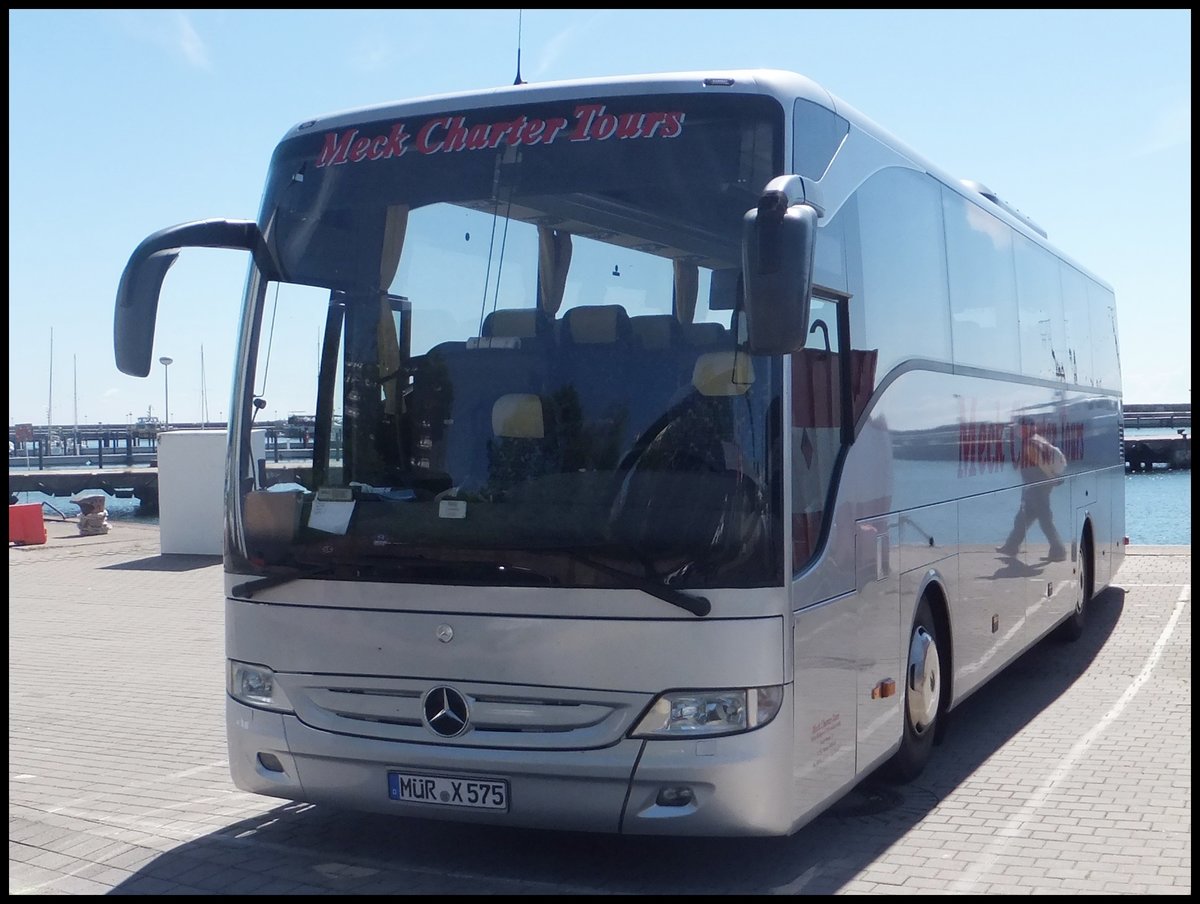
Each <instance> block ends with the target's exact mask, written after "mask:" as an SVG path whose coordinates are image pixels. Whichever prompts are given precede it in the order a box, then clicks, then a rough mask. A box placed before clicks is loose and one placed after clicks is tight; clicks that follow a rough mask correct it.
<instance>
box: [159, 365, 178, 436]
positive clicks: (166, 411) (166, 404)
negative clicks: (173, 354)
mask: <svg viewBox="0 0 1200 904" xmlns="http://www.w3.org/2000/svg"><path fill="white" fill-rule="evenodd" d="M174 360H175V359H174V358H168V357H166V356H165V355H164V356H163V357H161V358H159V359H158V363H159V364H161V365H162V366H163V427H169V426H170V425H171V392H170V387H169V384H168V382H167V368H168V367H170V366H171V364H172V362H173V361H174Z"/></svg>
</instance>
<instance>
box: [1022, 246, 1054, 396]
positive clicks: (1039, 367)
mask: <svg viewBox="0 0 1200 904" xmlns="http://www.w3.org/2000/svg"><path fill="white" fill-rule="evenodd" d="M1015 251H1016V261H1017V299H1018V303H1019V311H1018V316H1019V318H1020V328H1021V373H1023V374H1027V375H1029V376H1031V377H1041V378H1042V379H1044V380H1055V379H1059V380H1061V379H1065V377H1066V360H1067V350H1066V337H1065V335H1064V332H1063V304H1062V280H1061V277H1060V275H1059V262H1058V260H1057V258H1055V257H1054V256H1053V255H1052V254H1050V252H1048V251H1047V250H1046V249H1044V248H1042V247H1041V246H1040V245H1037V244H1035V243H1034V242H1032V241H1030V240H1029V239H1027V238H1025V237H1024V236H1022V235H1018V236H1016V244H1015Z"/></svg>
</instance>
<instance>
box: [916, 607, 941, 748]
mask: <svg viewBox="0 0 1200 904" xmlns="http://www.w3.org/2000/svg"><path fill="white" fill-rule="evenodd" d="M941 685H942V675H941V660H940V659H939V657H938V651H937V644H936V643H934V640H933V636H932V635H931V634H930V633H929V632H928V631H926V630H925V628H923V627H919V626H918V627H917V629H916V630H915V631H913V637H912V645H911V646H910V647H909V650H908V694H907V697H908V720H909V722H910V723H911V724H912V727H913V730H914V731H915V732H916V733H917V734H923V733H924V732H925V731H926V729H928V728H929V726H930V725H932V724H933V720H934V719H935V718H936V717H937V711H938V699H939V697H940V695H941Z"/></svg>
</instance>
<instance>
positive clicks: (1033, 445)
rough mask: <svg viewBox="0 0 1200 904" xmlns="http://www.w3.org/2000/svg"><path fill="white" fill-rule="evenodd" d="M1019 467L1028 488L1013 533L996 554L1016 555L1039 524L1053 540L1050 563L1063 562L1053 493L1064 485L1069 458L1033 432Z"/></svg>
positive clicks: (1020, 459)
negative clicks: (1054, 514) (1052, 506)
mask: <svg viewBox="0 0 1200 904" xmlns="http://www.w3.org/2000/svg"><path fill="white" fill-rule="evenodd" d="M1017 465H1018V466H1019V467H1020V468H1021V476H1022V478H1023V479H1024V481H1025V487H1024V489H1023V490H1022V491H1021V506H1020V508H1018V509H1017V515H1016V518H1014V519H1013V526H1012V531H1011V532H1010V533H1009V535H1008V539H1007V540H1005V541H1004V545H1003V546H998V547H996V551H997V552H999V553H1002V554H1004V555H1006V556H1015V555H1016V554H1017V552H1018V551H1019V550H1020V548H1021V542H1022V541H1023V540H1024V539H1025V532H1026V531H1027V530H1028V529H1029V526H1030V525H1031V524H1033V523H1034V522H1036V523H1037V524H1038V525H1039V526H1040V527H1041V529H1042V533H1044V534H1045V535H1046V539H1047V540H1049V541H1050V550H1049V557H1050V559H1051V561H1054V562H1061V561H1062V560H1063V559H1065V558H1066V556H1067V550H1066V547H1065V546H1064V545H1063V542H1062V538H1061V537H1060V536H1059V535H1058V530H1057V528H1055V526H1054V517H1053V514H1052V513H1051V511H1050V493H1051V492H1052V491H1053V490H1054V488H1055V487H1056V486H1058V485H1059V484H1060V483H1062V482H1063V478H1062V475H1063V473H1064V472H1065V471H1066V470H1067V459H1066V456H1065V455H1063V453H1062V450H1061V449H1059V448H1058V447H1057V446H1055V445H1054V444H1053V443H1051V442H1050V441H1049V440H1047V439H1046V438H1045V437H1043V436H1041V435H1040V434H1037V433H1033V432H1032V431H1030V432H1029V433H1027V434H1026V435H1025V439H1024V440H1023V442H1022V446H1021V450H1020V452H1019V459H1018V461H1017Z"/></svg>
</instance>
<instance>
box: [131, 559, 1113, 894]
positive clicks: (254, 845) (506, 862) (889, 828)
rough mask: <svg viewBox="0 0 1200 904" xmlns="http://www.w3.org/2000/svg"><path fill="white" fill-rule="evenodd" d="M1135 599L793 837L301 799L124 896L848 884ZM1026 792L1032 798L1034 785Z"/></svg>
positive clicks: (965, 711) (159, 863) (1005, 682)
mask: <svg viewBox="0 0 1200 904" xmlns="http://www.w3.org/2000/svg"><path fill="white" fill-rule="evenodd" d="M151 561H152V560H151ZM136 564H137V563H131V564H129V565H126V566H123V567H132V566H133V565H136ZM1124 608H1125V591H1124V590H1123V589H1121V588H1119V587H1109V588H1107V589H1106V590H1104V591H1102V592H1100V593H1099V594H1097V595H1096V597H1095V599H1094V600H1093V602H1092V604H1091V606H1090V608H1089V611H1088V622H1087V626H1086V628H1085V630H1084V633H1083V636H1082V637H1081V638H1080V639H1079V640H1078V641H1076V642H1075V643H1070V644H1067V643H1062V642H1060V641H1057V640H1055V639H1053V638H1048V639H1046V640H1044V641H1042V642H1041V643H1039V644H1038V645H1036V646H1035V647H1033V648H1032V649H1030V650H1029V651H1027V652H1026V653H1024V654H1023V655H1022V656H1020V657H1019V658H1018V659H1016V660H1014V661H1013V662H1012V663H1011V664H1010V665H1009V666H1008V667H1007V668H1006V669H1005V670H1004V671H1003V672H1002V673H1000V675H999V676H998V677H997V679H996V680H994V681H992V682H989V683H988V684H986V685H985V686H984V687H983V688H981V689H980V690H979V691H978V692H977V693H975V694H974V695H972V696H971V697H970V698H969V699H967V700H966V701H964V702H963V703H962V705H961V706H960V707H959V708H958V709H957V710H955V711H954V713H953V714H952V716H951V719H950V722H949V725H948V730H947V732H946V735H945V737H944V739H943V741H942V742H941V743H940V744H939V745H938V746H937V747H936V748H935V751H934V755H933V759H932V760H931V762H930V764H929V766H928V767H927V768H926V769H925V771H924V773H923V774H922V775H921V776H920V778H918V779H917V780H916V781H915V782H912V783H911V784H907V785H894V784H888V783H886V782H885V781H884V780H882V779H880V778H878V777H876V776H869V777H868V778H867V779H866V780H865V781H863V782H862V783H861V784H860V785H859V786H858V787H857V788H855V789H854V790H853V791H851V792H850V793H849V794H848V795H846V796H845V797H844V798H843V799H842V800H841V801H839V802H838V803H837V804H835V805H834V806H833V807H831V808H830V809H829V810H827V811H826V812H825V813H824V814H822V815H821V816H818V817H817V818H816V819H814V820H813V821H812V822H810V823H809V824H808V825H806V826H804V827H803V828H801V829H800V830H799V831H798V832H796V833H795V834H793V835H791V836H789V837H787V838H658V837H645V836H615V835H595V834H588V833H578V832H559V831H542V830H533V829H511V828H496V827H488V826H473V825H465V824H455V823H445V822H438V821H433V820H416V819H411V818H407V817H392V816H387V815H382V814H372V813H355V812H348V811H341V810H335V809H330V808H327V807H322V806H314V805H310V804H296V803H289V804H285V805H283V806H280V807H277V808H275V809H272V810H269V811H267V812H265V813H263V814H262V815H261V816H259V817H257V818H254V819H247V820H242V821H239V822H237V823H233V824H230V825H229V826H227V827H225V828H223V829H221V830H219V831H216V832H213V833H211V834H209V835H207V836H205V837H203V838H200V839H197V840H195V841H193V842H189V843H186V844H183V845H181V846H179V847H177V848H175V849H173V850H171V851H168V852H166V853H164V854H162V855H161V856H158V857H156V858H155V859H154V860H153V861H151V862H149V863H147V864H145V865H144V866H143V867H142V868H141V869H139V870H138V871H137V872H136V873H135V874H134V875H133V876H131V877H130V878H129V879H128V880H126V881H125V882H123V883H121V884H120V885H118V886H117V887H115V888H114V889H113V893H114V894H189V893H209V894H238V893H243V894H279V893H283V894H322V893H337V894H347V895H357V894H470V893H488V894H508V893H520V894H597V893H598V894H709V895H711V894H739V893H740V894H836V893H839V892H840V891H842V890H843V889H844V888H845V887H846V886H847V884H848V883H851V882H852V881H854V880H855V879H856V878H857V877H859V876H860V875H861V874H862V873H863V872H864V871H865V870H867V869H868V868H869V867H870V866H871V865H872V864H873V863H874V862H875V861H876V860H877V859H878V858H880V857H881V856H883V855H885V854H886V853H887V852H888V851H889V849H891V848H892V847H893V846H895V845H896V844H897V842H898V841H900V840H901V839H902V838H903V837H904V836H905V835H907V834H908V833H909V832H911V831H913V830H914V828H915V827H917V826H918V825H919V824H920V823H921V821H922V820H924V819H925V818H926V817H928V816H929V814H930V813H931V812H932V811H933V810H935V809H936V808H937V807H938V805H939V803H940V802H941V801H942V800H944V799H945V798H947V797H948V796H950V795H951V794H953V793H954V791H955V789H956V788H957V787H958V786H959V785H960V784H962V783H963V782H964V781H966V780H967V779H969V778H970V777H971V775H972V774H973V773H974V772H975V771H976V770H977V769H978V768H979V767H980V766H981V765H982V764H983V763H985V762H986V761H987V760H988V759H989V758H990V757H992V756H993V755H995V754H996V752H997V751H998V750H1000V749H1001V748H1002V747H1003V746H1004V745H1005V744H1007V743H1008V742H1009V741H1010V740H1012V739H1013V738H1014V736H1016V735H1017V734H1018V733H1019V732H1021V731H1022V729H1024V728H1026V727H1027V726H1028V725H1029V724H1030V723H1031V722H1033V721H1034V720H1035V719H1037V718H1038V717H1039V716H1040V715H1041V714H1042V713H1043V712H1045V711H1046V710H1047V709H1048V708H1049V707H1050V706H1052V705H1053V704H1054V703H1055V701H1056V700H1058V699H1059V698H1060V697H1062V696H1063V694H1065V693H1067V692H1068V691H1069V690H1070V689H1071V687H1072V686H1073V685H1074V684H1075V682H1076V680H1077V679H1078V678H1080V676H1082V675H1083V674H1084V673H1085V672H1086V671H1087V669H1088V668H1089V666H1090V665H1091V664H1092V662H1093V660H1094V659H1095V658H1096V657H1097V655H1099V654H1100V653H1101V651H1102V650H1103V649H1104V647H1105V645H1106V644H1107V642H1108V640H1109V638H1110V636H1111V635H1112V634H1113V632H1114V630H1115V629H1116V627H1117V625H1118V623H1119V622H1120V619H1121V617H1122V614H1123V612H1124ZM1060 721H1061V722H1069V720H1060ZM1043 734H1044V733H1043ZM1076 740H1077V738H1076V737H1075V736H1073V735H1071V736H1068V735H1067V734H1066V733H1065V731H1064V733H1063V734H1062V736H1061V737H1059V738H1053V737H1051V738H1045V737H1043V741H1044V742H1048V743H1054V742H1058V743H1060V744H1061V746H1062V753H1063V755H1065V754H1066V753H1067V751H1068V750H1069V749H1070V747H1071V745H1072V744H1073V743H1074V742H1075V741H1076ZM1040 749H1041V751H1042V753H1043V754H1044V753H1045V750H1044V747H1043V748H1040ZM1025 781H1026V782H1028V784H1029V788H1027V789H1026V788H1014V789H1013V790H1014V792H1023V791H1027V790H1028V791H1031V790H1033V789H1034V788H1035V787H1036V785H1037V784H1038V782H1039V781H1041V778H1040V777H1039V774H1038V770H1037V769H1036V768H1031V769H1030V770H1028V778H1027V779H1025ZM1013 798H1014V801H1015V802H1014V804H1013V806H1014V807H1017V806H1019V801H1020V800H1021V799H1022V794H1021V793H1014V794H1013ZM954 812H961V809H959V810H954V811H951V815H950V816H949V817H948V819H947V820H946V822H947V825H948V827H951V828H952V827H953V815H952V814H953V813H954ZM957 856H960V857H965V856H968V855H966V854H965V853H962V852H959V853H958V855H957ZM915 866H917V865H916V864H914V867H915ZM897 881H900V877H898V878H897Z"/></svg>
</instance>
